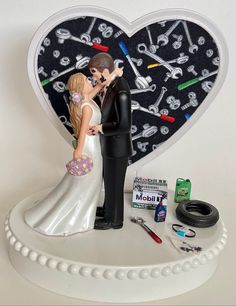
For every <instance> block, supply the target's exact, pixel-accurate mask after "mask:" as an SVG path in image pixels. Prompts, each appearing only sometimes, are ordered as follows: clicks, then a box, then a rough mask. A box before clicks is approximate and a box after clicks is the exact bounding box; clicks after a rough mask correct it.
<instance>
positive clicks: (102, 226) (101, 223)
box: [94, 218, 123, 230]
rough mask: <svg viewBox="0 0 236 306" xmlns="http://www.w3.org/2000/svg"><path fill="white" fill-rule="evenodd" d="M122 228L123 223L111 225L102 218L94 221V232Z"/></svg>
mask: <svg viewBox="0 0 236 306" xmlns="http://www.w3.org/2000/svg"><path fill="white" fill-rule="evenodd" d="M122 226H123V222H120V223H113V222H111V221H108V220H106V219H105V218H103V219H97V220H95V224H94V229H96V230H107V229H110V228H114V229H119V228H122Z"/></svg>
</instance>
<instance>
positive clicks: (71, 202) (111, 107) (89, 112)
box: [24, 52, 132, 236]
mask: <svg viewBox="0 0 236 306" xmlns="http://www.w3.org/2000/svg"><path fill="white" fill-rule="evenodd" d="M88 68H89V70H90V73H91V75H92V78H93V79H94V80H95V81H96V82H97V85H96V86H95V87H93V86H92V84H91V81H89V80H88V78H87V77H86V76H85V75H84V74H82V73H80V72H79V73H76V74H73V75H71V76H70V78H69V80H68V84H67V86H68V89H69V92H70V96H71V101H70V121H71V124H72V127H73V131H74V136H75V138H76V139H77V145H76V148H75V150H74V152H73V161H81V160H83V158H84V157H85V159H86V157H89V159H90V161H91V162H92V167H90V169H89V171H88V170H87V173H86V174H85V175H73V174H71V173H70V171H68V172H66V173H65V175H64V177H63V178H62V180H61V181H60V182H59V183H58V184H57V185H56V187H54V188H53V189H52V190H51V192H50V193H49V194H47V195H46V196H45V197H44V198H43V199H40V200H39V201H37V202H36V203H34V206H33V207H31V208H29V209H28V210H27V211H26V212H25V214H24V218H25V222H26V223H27V224H28V225H29V226H30V227H31V228H33V229H34V230H35V231H37V232H40V233H42V234H44V235H47V236H68V235H72V234H76V233H80V232H85V231H88V230H91V229H96V230H106V229H111V228H112V229H119V228H122V226H123V220H124V180H125V174H126V169H127V166H128V158H129V157H130V156H132V139H131V131H130V130H131V122H132V119H131V98H130V89H129V85H128V84H127V81H126V80H125V79H124V78H123V77H122V73H123V72H122V70H120V69H117V68H116V69H115V66H114V60H113V58H112V57H111V56H110V55H109V54H108V53H103V52H102V53H98V54H96V55H95V56H94V57H92V58H91V60H90V62H89V64H88ZM101 91H102V93H103V97H102V101H101V108H100V107H99V106H98V105H97V104H96V102H95V101H94V100H93V98H94V96H95V95H96V94H97V93H98V92H101ZM83 166H84V167H85V168H86V167H87V166H86V164H83ZM103 181H104V187H105V199H104V203H99V200H100V194H101V189H102V183H103ZM101 205H102V206H101Z"/></svg>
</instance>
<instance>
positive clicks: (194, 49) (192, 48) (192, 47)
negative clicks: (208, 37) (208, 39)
mask: <svg viewBox="0 0 236 306" xmlns="http://www.w3.org/2000/svg"><path fill="white" fill-rule="evenodd" d="M182 24H183V26H184V31H185V34H186V36H187V40H188V43H189V49H188V51H189V52H190V53H192V54H194V53H195V52H197V51H198V46H197V45H195V44H194V43H193V42H192V39H191V36H190V34H189V29H188V25H187V22H186V21H185V20H182Z"/></svg>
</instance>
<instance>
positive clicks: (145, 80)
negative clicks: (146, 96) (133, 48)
mask: <svg viewBox="0 0 236 306" xmlns="http://www.w3.org/2000/svg"><path fill="white" fill-rule="evenodd" d="M118 44H119V47H120V49H121V51H122V52H123V53H124V55H125V57H126V58H127V60H128V62H129V64H130V66H131V68H132V69H133V71H134V74H135V75H136V78H135V81H134V82H135V85H136V86H137V88H138V89H146V88H149V87H150V85H149V83H151V82H152V78H151V77H150V76H149V75H148V76H147V77H143V76H141V75H140V73H139V72H138V70H137V68H136V66H135V64H134V63H133V61H132V59H131V57H130V55H129V50H128V48H127V46H126V44H125V43H124V42H123V41H120V42H119V43H118Z"/></svg>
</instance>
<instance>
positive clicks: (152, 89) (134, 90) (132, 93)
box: [130, 84, 157, 95]
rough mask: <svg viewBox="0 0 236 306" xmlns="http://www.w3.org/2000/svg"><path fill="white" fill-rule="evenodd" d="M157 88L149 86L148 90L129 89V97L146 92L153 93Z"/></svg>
mask: <svg viewBox="0 0 236 306" xmlns="http://www.w3.org/2000/svg"><path fill="white" fill-rule="evenodd" d="M156 88H157V86H156V84H152V85H151V86H149V87H148V88H144V89H130V93H131V95H135V94H138V93H142V92H147V91H152V92H153V91H155V90H156Z"/></svg>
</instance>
